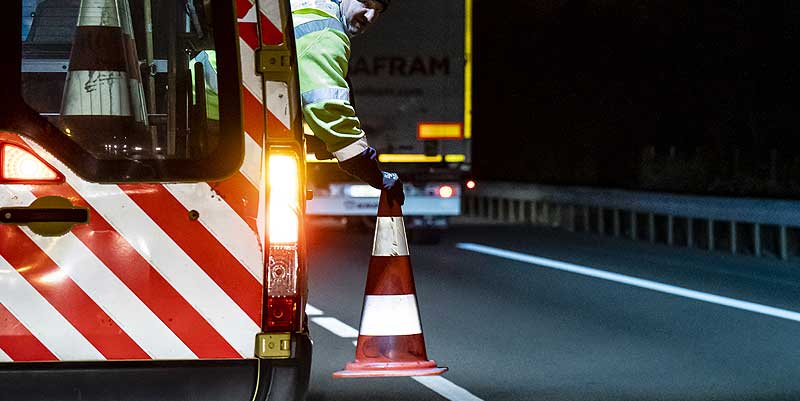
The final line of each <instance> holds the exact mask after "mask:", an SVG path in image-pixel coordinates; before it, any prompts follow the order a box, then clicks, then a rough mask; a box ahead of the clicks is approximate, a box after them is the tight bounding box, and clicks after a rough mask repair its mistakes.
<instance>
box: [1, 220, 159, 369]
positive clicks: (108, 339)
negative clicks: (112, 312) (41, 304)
mask: <svg viewBox="0 0 800 401" xmlns="http://www.w3.org/2000/svg"><path fill="white" fill-rule="evenodd" d="M0 233H5V235H4V236H8V237H13V238H14V241H2V243H0V254H3V255H5V257H6V258H7V259H8V262H9V263H11V265H12V266H14V268H16V269H17V272H18V273H19V274H20V275H21V276H22V277H23V278H24V279H25V280H26V281H28V282H29V283H30V284H31V285H32V286H33V287H34V288H35V289H36V291H38V292H39V293H40V294H41V295H42V296H44V298H45V299H46V300H47V301H48V302H49V303H50V304H52V305H53V307H55V308H56V309H57V310H58V312H59V313H61V315H63V316H64V317H65V318H66V319H67V320H69V322H70V323H71V324H72V325H73V326H74V327H75V328H76V329H78V331H80V332H81V334H82V335H83V336H84V337H86V339H87V340H89V342H90V343H92V345H94V346H95V348H97V350H98V351H100V352H101V353H102V354H103V356H105V357H106V358H108V359H131V358H135V359H148V358H149V356H148V355H147V353H146V352H145V351H144V350H143V349H142V348H141V347H140V346H139V345H138V344H136V342H135V341H133V339H132V338H131V337H130V336H129V335H128V334H126V333H125V332H124V331H123V330H122V328H121V327H120V326H119V325H118V324H117V323H116V322H115V321H114V319H112V318H111V316H109V315H108V314H107V313H106V312H105V311H103V309H102V308H100V306H99V305H97V303H96V302H94V301H93V300H92V299H91V297H89V295H88V294H86V292H85V291H83V289H81V288H80V286H79V285H78V284H77V283H76V282H75V281H74V280H73V279H72V278H70V277H69V274H68V273H67V271H65V269H64V268H61V267H59V266H58V265H57V264H56V263H55V262H54V261H53V260H52V259H51V258H49V257H47V256H46V255H43V254H42V250H41V249H40V248H38V247H37V246H36V244H35V243H34V242H33V241H31V240H30V239H29V238H28V237H27V236H26V235H25V234H24V233H23V232H22V229H20V228H18V227H14V226H0ZM0 235H2V234H0ZM79 266H80V265H76V266H72V265H68V266H66V268H78V267H79ZM81 267H82V266H81Z"/></svg>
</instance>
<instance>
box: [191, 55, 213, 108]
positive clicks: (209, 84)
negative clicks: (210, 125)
mask: <svg viewBox="0 0 800 401" xmlns="http://www.w3.org/2000/svg"><path fill="white" fill-rule="evenodd" d="M196 64H200V65H201V66H202V68H203V81H205V87H206V117H208V119H209V120H217V121H219V95H218V93H219V86H217V52H216V51H214V50H203V51H201V52H200V53H198V54H197V56H195V57H194V58H193V59H192V60H191V61H190V62H189V71H191V72H192V98H194V97H195V96H197V94H195V88H194V70H195V68H197V67H196Z"/></svg>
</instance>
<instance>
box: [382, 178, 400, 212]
mask: <svg viewBox="0 0 800 401" xmlns="http://www.w3.org/2000/svg"><path fill="white" fill-rule="evenodd" d="M383 189H384V190H385V191H386V198H387V200H388V201H389V203H390V204H391V203H392V202H397V203H398V204H400V206H402V205H403V203H404V202H405V201H406V195H405V194H404V193H403V181H400V177H398V176H397V174H395V173H389V172H386V171H384V172H383Z"/></svg>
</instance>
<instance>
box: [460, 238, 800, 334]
mask: <svg viewBox="0 0 800 401" xmlns="http://www.w3.org/2000/svg"><path fill="white" fill-rule="evenodd" d="M456 248H459V249H463V250H466V251H472V252H477V253H482V254H486V255H491V256H497V257H500V258H504V259H509V260H514V261H517V262H525V263H529V264H533V265H537V266H542V267H548V268H551V269H555V270H561V271H565V272H569V273H575V274H580V275H583V276H588V277H594V278H599V279H602V280H607V281H613V282H616V283H621V284H627V285H631V286H634V287H639V288H645V289H649V290H653V291H657V292H661V293H665V294H671V295H677V296H680V297H684V298H689V299H694V300H697V301H703V302H708V303H712V304H716V305H722V306H728V307H731V308H735V309H740V310H744V311H748V312H753V313H758V314H762V315H767V316H771V317H777V318H781V319H786V320H792V321H795V322H800V313H798V312H793V311H790V310H786V309H780V308H775V307H772V306H767V305H762V304H757V303H753V302H747V301H741V300H738V299H734V298H728V297H723V296H721V295H715V294H709V293H705V292H701V291H696V290H690V289H688V288H683V287H678V286H674V285H669V284H663V283H659V282H656V281H650V280H645V279H641V278H636V277H632V276H626V275H624V274H619V273H611V272H608V271H605V270H599V269H594V268H591V267H586V266H581V265H577V264H573V263H567V262H561V261H558V260H553V259H547V258H543V257H540V256H533V255H528V254H525V253H521V252H514V251H509V250H505V249H500V248H494V247H490V246H486V245H480V244H474V243H468V242H464V243H459V244H456Z"/></svg>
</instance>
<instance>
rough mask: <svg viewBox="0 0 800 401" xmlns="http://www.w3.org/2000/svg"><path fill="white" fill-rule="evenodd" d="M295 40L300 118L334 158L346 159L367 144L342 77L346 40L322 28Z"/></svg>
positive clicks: (345, 63)
mask: <svg viewBox="0 0 800 401" xmlns="http://www.w3.org/2000/svg"><path fill="white" fill-rule="evenodd" d="M297 42H298V43H297V48H298V55H297V62H298V65H299V75H300V94H301V98H302V102H303V117H304V118H305V121H306V123H307V124H308V126H309V127H310V128H311V130H312V131H313V132H314V136H316V137H317V138H318V139H319V140H321V141H322V142H323V143H325V147H326V149H327V150H328V151H329V152H331V153H333V155H334V156H335V157H336V159H337V160H339V161H344V160H347V159H350V158H352V157H354V156H355V155H358V154H359V153H361V152H363V151H364V150H365V149H367V147H368V145H367V141H366V138H365V135H364V131H363V130H362V129H361V122H360V121H359V119H358V117H357V116H356V111H355V109H354V108H353V105H352V104H351V103H350V88H349V86H348V84H347V81H346V80H345V76H346V75H347V62H348V57H349V55H350V40H349V39H348V38H347V37H346V36H345V34H344V33H342V32H339V31H336V30H332V29H323V30H320V31H317V32H313V33H310V34H307V35H304V36H303V37H301V38H300V39H299V40H298V41H297Z"/></svg>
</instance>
